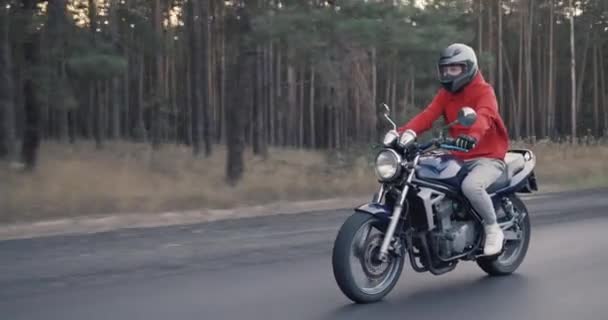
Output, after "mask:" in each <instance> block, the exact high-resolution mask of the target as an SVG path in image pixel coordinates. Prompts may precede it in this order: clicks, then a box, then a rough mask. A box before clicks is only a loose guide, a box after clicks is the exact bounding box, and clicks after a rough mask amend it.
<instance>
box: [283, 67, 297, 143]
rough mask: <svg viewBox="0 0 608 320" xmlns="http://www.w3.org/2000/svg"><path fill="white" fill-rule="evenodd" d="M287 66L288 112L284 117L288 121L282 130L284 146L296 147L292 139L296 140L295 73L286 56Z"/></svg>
mask: <svg viewBox="0 0 608 320" xmlns="http://www.w3.org/2000/svg"><path fill="white" fill-rule="evenodd" d="M287 59H288V65H287V88H288V92H287V108H288V110H289V111H288V112H287V114H286V115H285V117H286V118H287V119H288V121H286V125H285V127H284V128H283V129H284V130H285V132H283V135H285V138H286V144H287V145H296V142H297V140H296V139H294V138H296V129H297V122H296V119H297V118H296V113H297V103H298V101H297V89H298V88H297V84H296V72H295V70H294V67H293V65H292V64H291V61H289V59H290V58H289V56H288V58H287Z"/></svg>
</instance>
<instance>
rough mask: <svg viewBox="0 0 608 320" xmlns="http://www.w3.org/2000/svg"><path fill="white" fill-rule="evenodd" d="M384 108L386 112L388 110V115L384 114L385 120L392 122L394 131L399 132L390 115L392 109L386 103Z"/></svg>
mask: <svg viewBox="0 0 608 320" xmlns="http://www.w3.org/2000/svg"><path fill="white" fill-rule="evenodd" d="M382 106H383V107H384V110H386V113H384V118H385V119H386V120H387V121H388V122H390V124H391V125H392V126H393V130H397V124H396V123H395V122H394V121H393V120H392V119H391V117H390V116H389V115H388V114H389V113H390V111H391V109H390V108H389V107H388V105H386V103H383V104H382Z"/></svg>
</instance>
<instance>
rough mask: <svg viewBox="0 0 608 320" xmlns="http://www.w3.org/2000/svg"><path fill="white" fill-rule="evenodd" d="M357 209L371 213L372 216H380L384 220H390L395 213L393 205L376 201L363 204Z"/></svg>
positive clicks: (356, 209)
mask: <svg viewBox="0 0 608 320" xmlns="http://www.w3.org/2000/svg"><path fill="white" fill-rule="evenodd" d="M355 211H357V212H363V213H367V214H371V215H372V216H375V217H378V218H380V219H383V220H384V219H385V220H390V218H391V215H392V214H393V208H392V207H390V206H388V205H386V204H382V203H374V202H370V203H366V204H364V205H361V206H359V207H358V208H355Z"/></svg>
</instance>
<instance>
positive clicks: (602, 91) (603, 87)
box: [599, 47, 608, 136]
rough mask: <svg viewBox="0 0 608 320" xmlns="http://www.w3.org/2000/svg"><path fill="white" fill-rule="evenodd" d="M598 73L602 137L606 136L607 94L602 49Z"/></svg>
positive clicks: (607, 131)
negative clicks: (601, 108) (601, 110)
mask: <svg viewBox="0 0 608 320" xmlns="http://www.w3.org/2000/svg"><path fill="white" fill-rule="evenodd" d="M599 51H600V52H599V65H600V68H599V71H600V98H601V99H602V103H601V105H603V106H604V110H603V112H602V114H603V115H604V122H603V131H602V134H603V135H604V136H606V135H608V92H606V89H608V88H607V87H606V69H605V68H606V65H605V64H604V55H603V52H604V51H603V50H602V47H600V50H599Z"/></svg>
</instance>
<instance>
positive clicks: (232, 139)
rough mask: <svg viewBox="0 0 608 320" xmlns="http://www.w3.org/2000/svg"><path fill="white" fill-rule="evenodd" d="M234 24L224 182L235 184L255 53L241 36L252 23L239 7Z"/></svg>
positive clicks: (241, 168) (241, 169)
mask: <svg viewBox="0 0 608 320" xmlns="http://www.w3.org/2000/svg"><path fill="white" fill-rule="evenodd" d="M239 11H240V12H239V16H240V19H238V20H237V21H236V22H235V24H236V25H237V28H238V29H237V30H238V31H237V34H238V35H237V36H236V38H237V39H235V43H236V44H237V45H238V49H237V53H236V60H235V61H236V63H235V64H234V65H233V66H232V70H231V73H230V75H231V76H230V83H232V84H233V86H232V88H233V89H234V92H238V93H239V94H231V95H230V97H231V99H230V102H229V103H228V104H227V105H226V107H227V110H226V120H227V125H228V127H229V128H230V130H226V135H227V136H226V138H227V139H226V146H227V148H228V154H227V161H226V181H227V182H228V184H229V185H232V186H234V185H236V184H237V183H238V182H239V181H240V180H241V178H242V176H243V172H244V170H245V167H244V166H245V163H244V161H243V150H244V148H245V133H244V131H243V130H244V122H245V115H246V113H245V112H244V111H245V109H250V108H251V107H252V105H251V104H252V101H253V90H254V88H253V83H254V81H255V79H254V78H253V76H252V75H253V74H254V73H253V71H254V70H255V52H250V51H249V48H247V46H246V43H245V42H244V41H242V39H240V38H241V37H245V36H246V35H247V34H248V33H249V32H251V25H250V20H249V14H248V12H247V9H243V8H241V9H239Z"/></svg>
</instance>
